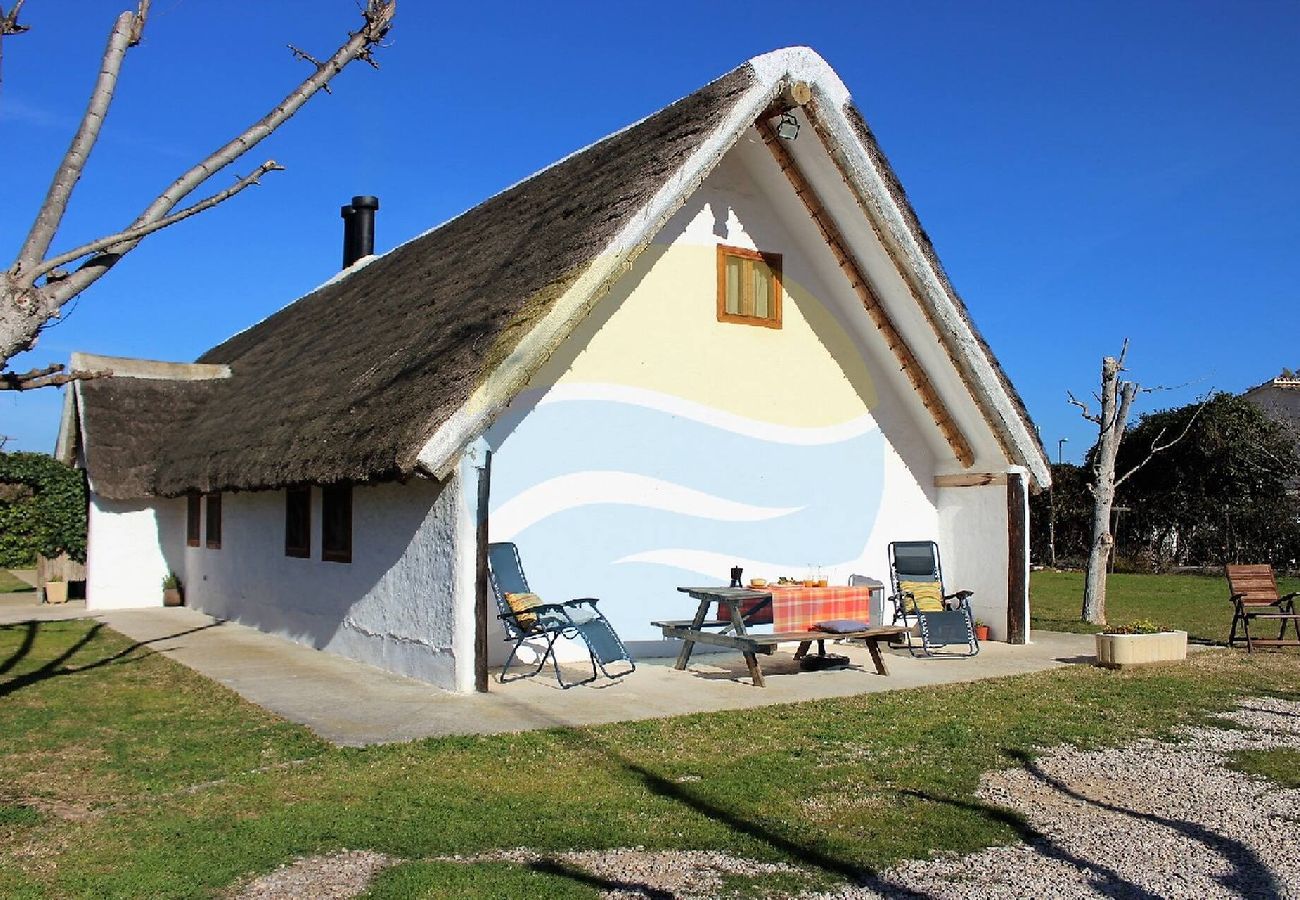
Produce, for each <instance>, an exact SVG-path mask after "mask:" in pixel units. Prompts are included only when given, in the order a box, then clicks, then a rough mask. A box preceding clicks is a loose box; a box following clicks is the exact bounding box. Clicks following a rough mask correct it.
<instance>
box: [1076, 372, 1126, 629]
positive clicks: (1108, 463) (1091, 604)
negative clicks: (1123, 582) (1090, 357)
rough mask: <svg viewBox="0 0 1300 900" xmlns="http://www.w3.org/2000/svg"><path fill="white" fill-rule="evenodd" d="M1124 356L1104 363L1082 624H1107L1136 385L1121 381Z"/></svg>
mask: <svg viewBox="0 0 1300 900" xmlns="http://www.w3.org/2000/svg"><path fill="white" fill-rule="evenodd" d="M1122 370H1123V354H1121V355H1120V357H1119V358H1118V359H1117V358H1115V357H1113V356H1107V357H1105V358H1104V359H1103V360H1102V361H1101V414H1100V416H1098V422H1097V424H1098V435H1097V455H1096V462H1095V463H1094V464H1093V473H1094V476H1095V477H1094V478H1093V483H1092V548H1091V550H1090V551H1089V553H1088V574H1087V577H1086V580H1085V581H1084V586H1083V613H1082V615H1083V620H1084V621H1085V622H1091V623H1092V624H1093V625H1105V624H1106V567H1107V564H1108V563H1109V562H1110V554H1111V550H1112V549H1113V548H1114V546H1115V536H1114V535H1113V534H1111V532H1110V515H1111V508H1112V507H1113V506H1114V505H1115V459H1116V457H1117V456H1118V454H1119V445H1120V441H1122V440H1123V439H1124V431H1125V429H1126V427H1127V424H1128V414H1129V409H1130V408H1131V407H1132V406H1133V397H1134V396H1135V395H1136V394H1137V385H1136V384H1135V383H1133V382H1131V381H1121V380H1120V377H1119V373H1120V372H1121V371H1122Z"/></svg>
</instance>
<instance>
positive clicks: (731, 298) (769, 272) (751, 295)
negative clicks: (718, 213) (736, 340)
mask: <svg viewBox="0 0 1300 900" xmlns="http://www.w3.org/2000/svg"><path fill="white" fill-rule="evenodd" d="M718 321H719V322H740V323H741V324H744V325H762V326H764V327H766V328H780V327H781V254H779V253H760V252H759V251H757V250H745V249H743V248H741V247H724V246H722V245H721V244H719V245H718Z"/></svg>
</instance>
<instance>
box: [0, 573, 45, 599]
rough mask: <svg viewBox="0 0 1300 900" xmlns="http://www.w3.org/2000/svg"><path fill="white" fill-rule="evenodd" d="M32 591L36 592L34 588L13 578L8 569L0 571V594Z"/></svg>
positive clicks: (15, 577) (19, 579)
mask: <svg viewBox="0 0 1300 900" xmlns="http://www.w3.org/2000/svg"><path fill="white" fill-rule="evenodd" d="M34 590H36V588H34V587H32V586H31V585H30V584H28V583H27V582H25V581H23V580H22V579H21V578H18V577H17V576H15V575H14V574H13V573H12V572H10V571H9V570H8V569H0V594H12V593H16V592H17V591H34Z"/></svg>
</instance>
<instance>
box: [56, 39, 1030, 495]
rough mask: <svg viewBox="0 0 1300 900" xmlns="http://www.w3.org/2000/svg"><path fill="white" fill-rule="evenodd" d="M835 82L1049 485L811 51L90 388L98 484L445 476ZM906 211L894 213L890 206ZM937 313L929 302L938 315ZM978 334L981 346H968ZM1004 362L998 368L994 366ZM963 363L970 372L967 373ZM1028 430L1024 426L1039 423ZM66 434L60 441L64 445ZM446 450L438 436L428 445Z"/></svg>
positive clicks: (763, 64) (137, 490)
mask: <svg viewBox="0 0 1300 900" xmlns="http://www.w3.org/2000/svg"><path fill="white" fill-rule="evenodd" d="M791 66H803V67H805V68H807V69H810V71H812V74H811V75H806V74H805V73H801V76H802V77H808V78H811V79H812V80H814V84H813V88H814V92H815V93H816V92H818V91H820V93H817V96H820V97H821V98H822V99H823V100H826V98H827V97H828V96H830V95H829V94H828V93H827V90H826V89H824V88H821V87H819V86H818V84H817V83H816V79H822V80H824V81H831V80H833V82H834V86H836V87H835V90H837V91H838V92H839V94H836V95H835V96H836V97H838V98H839V99H837V100H835V102H833V103H824V104H823V105H824V106H826V109H825V110H823V113H822V114H823V115H825V116H828V117H835V118H836V119H837V121H838V122H840V123H842V124H844V125H845V126H846V128H847V129H848V131H849V132H852V134H851V135H849V136H846V137H845V138H844V140H845V141H848V142H851V143H854V144H857V143H858V142H859V141H860V142H861V146H859V147H858V148H857V152H858V153H859V154H865V155H866V158H867V159H869V163H867V164H868V165H870V166H872V167H873V168H875V169H877V170H878V171H879V172H882V173H884V177H885V179H886V181H887V182H888V183H889V193H890V194H891V195H893V200H892V202H893V203H895V204H897V206H898V208H899V209H901V210H903V212H902V213H901V215H903V216H904V217H905V230H910V231H913V232H914V233H915V235H914V236H915V238H916V240H918V241H920V243H921V245H922V246H923V247H924V255H925V257H927V260H925V261H921V262H920V263H918V265H924V264H925V262H926V261H928V262H929V263H930V264H932V265H933V267H934V272H935V273H937V276H935V275H934V274H931V275H930V276H929V277H931V278H932V279H933V278H934V277H937V278H938V279H939V280H940V281H939V283H940V287H939V288H938V289H937V290H938V291H939V293H941V294H942V295H943V296H942V297H941V298H939V299H940V300H941V301H942V302H943V303H947V304H949V306H950V307H951V309H953V310H956V313H955V315H956V316H957V317H958V319H959V321H957V322H956V323H955V324H953V325H951V326H950V330H952V331H953V332H954V333H957V334H959V336H961V337H962V338H963V339H964V340H965V343H964V344H962V345H961V346H958V347H956V348H955V349H953V350H951V351H950V355H953V358H954V360H956V359H958V358H959V357H960V358H961V359H965V358H966V356H970V358H971V359H972V360H973V363H972V364H971V367H970V368H971V378H973V379H974V381H973V382H971V381H969V380H968V383H973V384H977V385H978V388H979V389H978V391H977V392H975V393H977V394H978V395H979V396H977V397H976V401H977V403H979V404H980V405H981V409H982V411H983V412H984V416H985V418H986V419H988V420H989V421H990V423H991V424H992V425H993V427H994V429H995V431H996V432H997V433H998V435H999V438H1000V439H1001V440H1003V443H1004V446H1008V447H1009V448H1010V454H1009V455H1010V456H1011V457H1012V459H1013V461H1015V462H1018V463H1020V464H1022V465H1027V466H1028V467H1029V468H1030V471H1031V474H1032V475H1033V477H1034V479H1035V481H1037V482H1038V483H1040V484H1042V483H1045V479H1046V477H1047V476H1046V472H1047V464H1046V459H1045V457H1044V456H1043V454H1042V450H1041V447H1040V446H1039V445H1038V443H1037V441H1036V439H1034V438H1033V437H1032V435H1033V430H1032V426H1031V425H1030V423H1029V419H1028V415H1027V414H1026V413H1025V410H1024V407H1023V405H1022V404H1020V402H1019V398H1018V397H1016V395H1015V393H1014V391H1013V390H1012V389H1011V387H1010V384H1009V382H1008V381H1007V380H1006V378H1005V376H1004V375H1003V374H1002V373H1001V370H1000V369H999V368H997V364H996V361H993V359H992V354H991V353H989V352H988V348H987V346H986V345H984V343H983V341H982V340H981V339H980V338H979V337H978V334H977V332H975V330H974V327H973V325H972V324H971V323H970V320H969V317H968V315H967V314H966V310H965V307H964V306H963V305H962V304H961V301H960V299H958V298H957V297H956V295H955V293H953V292H952V289H951V286H950V285H949V284H948V283H947V280H946V277H945V276H943V274H942V269H941V268H939V267H938V260H937V257H935V255H934V252H933V248H932V247H930V245H929V241H928V239H927V238H926V237H925V235H924V232H923V231H921V230H920V225H919V223H918V222H917V221H916V217H915V214H914V213H913V212H912V210H911V207H910V205H908V204H907V200H906V197H905V195H904V194H903V192H902V188H901V185H899V184H898V180H897V178H895V177H894V175H893V172H892V170H891V169H890V168H889V166H888V163H887V162H886V161H885V159H884V157H883V155H882V154H881V153H880V151H879V148H878V147H877V146H876V144H875V141H874V139H873V138H872V136H871V134H870V132H869V131H867V129H866V125H865V122H863V121H862V118H861V116H860V115H859V114H858V113H857V110H856V109H855V108H854V107H853V106H852V104H851V103H850V102H849V101H848V96H847V91H845V90H844V89H843V85H842V83H840V82H839V80H838V78H837V77H836V76H834V73H833V72H831V70H830V69H829V67H827V66H826V64H825V63H824V62H823V61H821V59H820V57H817V56H816V54H813V53H812V52H811V51H808V50H806V49H796V50H793V51H778V52H777V53H773V54H768V55H767V56H764V57H757V58H755V59H754V60H751V61H750V62H749V63H746V64H745V65H742V66H740V67H739V68H737V69H735V70H734V71H732V72H730V73H729V74H727V75H725V76H723V77H722V78H719V79H718V80H716V81H714V82H712V83H711V84H709V85H706V86H705V87H703V88H701V89H700V90H698V91H696V92H695V93H693V94H691V95H690V96H688V97H686V98H684V99H682V100H680V101H678V102H676V103H674V104H672V105H671V106H668V107H666V108H664V109H663V110H661V111H659V112H657V113H655V114H654V115H652V116H650V117H649V118H647V119H644V120H642V121H641V122H638V123H636V124H635V125H633V126H631V127H629V128H627V129H624V130H623V131H620V132H618V133H616V134H614V135H611V136H610V137H608V138H605V139H604V140H602V141H600V142H599V143H596V144H594V145H592V146H591V147H588V148H587V149H585V150H582V151H580V152H578V153H575V154H574V155H572V156H570V157H568V158H566V159H564V160H561V161H560V162H559V163H556V164H555V165H553V166H551V167H550V168H547V169H544V170H543V171H541V172H539V173H537V174H536V175H533V176H532V177H531V178H529V179H527V180H525V181H523V182H521V183H520V184H518V185H516V186H514V187H512V188H510V189H508V190H506V191H504V192H503V193H501V194H498V195H497V196H495V197H493V198H491V199H489V200H488V201H486V202H485V203H483V204H481V205H479V206H477V207H475V208H474V209H471V210H470V211H468V212H466V213H464V214H463V215H461V216H459V217H457V218H456V219H453V220H451V221H450V222H448V223H446V224H444V225H442V226H440V227H439V228H436V229H434V230H433V231H430V232H428V233H426V234H423V235H421V236H419V237H417V238H415V239H414V240H412V241H410V242H408V243H406V244H403V245H402V246H400V247H398V248H396V249H395V250H392V251H390V252H389V253H386V254H384V255H383V256H380V257H377V258H372V259H370V260H367V261H363V263H359V264H357V265H356V266H354V267H353V268H352V269H350V270H348V271H347V272H346V273H343V274H342V275H341V276H340V277H338V278H336V279H334V280H332V281H331V282H329V283H327V284H325V285H324V286H322V287H320V288H319V289H317V290H316V291H314V292H312V293H310V294H308V295H307V296H305V297H303V298H302V299H300V300H298V301H297V302H295V303H293V304H291V305H290V306H288V307H286V308H284V309H282V310H281V311H280V312H278V313H276V314H275V315H273V316H271V317H270V318H268V319H266V320H265V321H263V322H261V323H259V324H257V325H255V326H253V327H252V328H249V329H248V330H246V331H244V332H242V333H240V334H238V335H236V336H235V337H233V338H231V339H229V340H228V341H226V342H224V343H222V344H220V345H219V346H217V347H214V348H213V349H212V350H209V351H208V352H207V353H205V354H203V356H202V357H200V359H199V363H222V364H226V365H227V366H228V367H229V369H230V371H231V373H232V375H231V377H229V378H225V379H220V380H214V381H186V382H178V381H169V380H164V379H149V378H139V377H135V378H131V379H117V378H114V379H103V380H98V381H90V382H86V383H83V384H81V385H80V387H79V388H78V395H77V397H78V402H79V405H80V407H81V409H82V426H83V427H82V434H83V436H84V438H85V442H86V460H87V465H88V469H89V475H90V479H91V483H92V487H93V488H94V489H95V490H96V491H98V492H99V493H100V494H102V495H104V496H107V497H115V498H127V497H139V496H141V495H144V494H162V495H175V494H180V493H183V492H185V491H188V490H230V489H258V488H273V487H279V486H283V485H288V484H295V483H304V482H316V483H327V482H333V481H344V480H347V481H375V480H385V479H394V478H403V477H406V476H408V475H411V474H413V473H416V472H424V473H428V474H435V475H439V476H441V475H443V474H445V473H446V471H447V469H446V464H447V461H448V460H449V459H451V458H453V455H454V453H455V452H456V451H457V450H458V449H459V448H460V447H462V446H464V444H465V443H466V442H468V441H469V440H472V439H473V437H474V436H475V435H476V434H481V432H482V429H483V428H484V427H486V423H488V422H490V421H491V419H492V418H493V417H494V416H495V415H496V414H497V413H498V412H499V411H500V409H502V408H503V407H504V404H505V403H507V402H508V401H509V398H510V397H511V396H513V393H512V392H513V391H516V390H518V389H519V388H520V387H522V385H523V384H524V383H525V382H526V380H527V378H528V377H529V376H530V375H531V374H532V372H534V371H536V367H537V366H539V365H540V364H541V362H542V361H544V359H545V357H546V356H547V355H549V353H550V352H551V351H553V350H554V348H555V347H556V346H558V343H559V342H560V341H562V340H563V339H564V338H565V337H566V336H567V334H569V333H570V332H571V330H572V328H573V327H576V323H577V322H578V321H580V320H581V318H582V317H583V316H585V314H586V312H587V311H588V310H589V309H590V307H591V305H592V304H593V303H594V302H595V301H596V300H597V299H598V298H599V296H600V295H601V293H603V290H604V289H605V288H607V287H608V285H609V283H611V281H610V280H611V279H613V278H616V277H617V276H618V275H619V274H621V273H622V272H623V271H625V267H626V264H627V263H629V262H630V261H631V260H632V259H634V258H635V256H636V255H637V254H638V253H639V252H640V250H641V249H643V248H644V246H645V245H646V244H648V243H649V241H650V239H651V238H653V236H654V234H655V233H657V231H658V230H659V228H661V227H662V225H663V224H664V222H666V221H667V219H668V217H669V216H671V215H672V213H673V212H675V211H676V210H677V209H678V208H679V207H680V205H681V204H682V203H683V202H685V200H686V198H687V197H689V195H690V194H691V193H692V192H693V191H694V189H695V188H696V187H697V186H698V185H699V183H700V182H701V181H702V180H703V178H704V177H705V176H706V175H707V174H708V172H709V171H711V169H712V167H713V166H714V165H716V163H717V161H718V160H719V159H720V158H721V157H722V155H724V154H725V153H726V151H727V150H728V149H729V148H730V147H731V145H732V144H733V143H734V141H735V140H736V139H737V138H738V137H739V136H740V134H742V133H743V132H744V130H745V129H747V128H748V127H750V126H751V125H752V124H753V122H754V120H755V118H756V117H757V115H759V114H760V113H762V112H763V111H764V110H765V109H767V108H768V107H769V105H770V104H771V103H772V102H773V101H774V100H775V99H776V98H777V97H778V96H779V95H780V94H781V93H782V92H783V91H786V90H787V89H788V88H789V85H790V83H791V81H792V79H793V78H794V77H795V76H794V75H793V74H792V71H791V68H790V67H791ZM895 212H896V213H897V210H895ZM929 314H930V313H929V312H927V315H929ZM968 345H969V346H968ZM990 373H992V374H990ZM963 377H964V378H965V377H966V373H965V372H963ZM1026 435H1028V437H1026ZM62 443H63V442H62V441H61V444H62ZM430 448H433V449H430Z"/></svg>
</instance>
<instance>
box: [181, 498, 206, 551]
mask: <svg viewBox="0 0 1300 900" xmlns="http://www.w3.org/2000/svg"><path fill="white" fill-rule="evenodd" d="M202 527H203V498H202V497H200V496H199V495H198V494H187V495H186V496H185V546H186V547H197V546H199V541H200V533H199V529H201V528H202Z"/></svg>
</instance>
